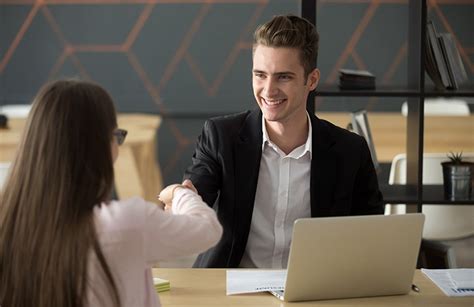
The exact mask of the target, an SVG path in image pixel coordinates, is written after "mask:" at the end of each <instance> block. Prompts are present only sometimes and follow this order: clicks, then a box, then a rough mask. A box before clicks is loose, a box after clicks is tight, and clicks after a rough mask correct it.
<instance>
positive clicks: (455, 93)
mask: <svg viewBox="0 0 474 307" xmlns="http://www.w3.org/2000/svg"><path fill="white" fill-rule="evenodd" d="M316 96H320V97H474V85H473V84H469V85H465V86H462V87H461V88H459V89H457V90H437V89H435V88H434V87H428V88H426V89H425V92H424V93H422V92H421V91H420V90H419V89H408V88H406V87H397V86H381V87H377V88H376V89H373V90H345V89H340V88H339V87H338V86H337V85H322V86H319V87H318V88H317V90H316Z"/></svg>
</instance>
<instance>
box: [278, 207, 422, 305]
mask: <svg viewBox="0 0 474 307" xmlns="http://www.w3.org/2000/svg"><path fill="white" fill-rule="evenodd" d="M423 223H424V215H423V214H421V213H416V214H403V215H371V216H350V217H330V218H312V219H309V218H308V219H298V220H296V221H295V224H294V228H293V237H292V242H291V247H290V256H289V259H288V269H287V275H286V281H285V290H284V291H272V292H271V293H272V294H274V295H275V296H277V297H278V298H280V299H281V300H283V301H289V302H292V301H307V300H324V299H340V298H352V297H369V296H382V295H397V294H406V293H408V292H409V291H410V289H411V285H412V281H413V275H414V273H415V269H416V262H417V258H418V252H419V248H420V243H421V235H422V232H423Z"/></svg>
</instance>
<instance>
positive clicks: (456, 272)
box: [421, 269, 474, 296]
mask: <svg viewBox="0 0 474 307" xmlns="http://www.w3.org/2000/svg"><path fill="white" fill-rule="evenodd" d="M421 271H422V272H423V273H424V274H425V275H426V276H428V277H429V278H430V279H431V280H432V281H433V282H434V283H435V284H436V285H437V286H438V287H439V288H440V289H441V290H442V291H443V292H444V294H446V295H447V296H474V288H461V287H459V285H461V284H462V285H464V282H465V278H469V276H471V277H472V276H473V274H474V269H448V270H428V269H421ZM421 290H422V291H423V289H421Z"/></svg>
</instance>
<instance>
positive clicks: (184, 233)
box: [87, 188, 222, 307]
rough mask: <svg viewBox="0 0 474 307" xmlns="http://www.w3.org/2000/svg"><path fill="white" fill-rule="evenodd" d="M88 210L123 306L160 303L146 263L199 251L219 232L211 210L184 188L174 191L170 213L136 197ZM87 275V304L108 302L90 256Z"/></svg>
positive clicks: (205, 247)
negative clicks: (94, 222)
mask: <svg viewBox="0 0 474 307" xmlns="http://www.w3.org/2000/svg"><path fill="white" fill-rule="evenodd" d="M94 214H95V218H96V229H97V233H98V236H99V242H100V245H101V248H102V251H103V253H104V256H105V258H106V260H107V263H108V265H109V266H110V269H111V271H112V274H113V275H114V279H115V281H116V283H117V286H118V289H119V293H120V298H121V302H122V306H124V307H128V306H133V307H134V306H137V307H138V306H140V307H142V306H160V302H159V299H158V296H157V294H156V292H155V289H154V286H153V279H152V274H151V266H152V265H153V264H155V263H157V262H158V261H160V260H165V259H172V258H174V257H178V256H183V255H186V254H192V253H197V252H202V251H205V250H206V249H208V248H210V247H212V246H213V245H215V244H216V243H217V242H218V240H219V239H220V237H221V235H222V226H221V225H220V223H219V221H218V220H217V217H216V214H215V212H214V210H212V209H211V208H209V207H208V206H207V205H206V204H205V203H204V202H203V201H202V199H201V197H200V196H199V195H197V194H195V193H194V192H192V191H191V190H189V189H184V188H179V189H176V191H175V196H174V198H173V204H172V209H171V212H170V211H164V210H163V209H161V207H160V206H157V205H156V204H153V203H149V202H146V201H145V200H143V199H141V198H138V197H137V198H131V199H128V200H124V201H113V202H111V203H110V204H108V205H102V206H100V207H97V208H96V209H95V210H94ZM89 276H90V277H89V280H90V284H89V288H88V298H87V299H88V305H89V306H112V303H111V300H110V295H109V293H108V290H107V285H106V284H105V282H104V279H103V278H102V277H101V276H102V275H101V270H100V267H99V265H98V261H97V259H96V257H95V256H91V259H90V262H89ZM171 282H172V281H171Z"/></svg>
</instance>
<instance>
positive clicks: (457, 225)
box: [389, 153, 474, 240]
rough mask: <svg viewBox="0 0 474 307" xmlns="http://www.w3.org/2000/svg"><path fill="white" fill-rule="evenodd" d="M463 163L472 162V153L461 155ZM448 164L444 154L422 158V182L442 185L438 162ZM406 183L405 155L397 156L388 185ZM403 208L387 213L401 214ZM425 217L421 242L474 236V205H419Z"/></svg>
mask: <svg viewBox="0 0 474 307" xmlns="http://www.w3.org/2000/svg"><path fill="white" fill-rule="evenodd" d="M463 158H464V160H466V161H471V162H474V153H463ZM444 161H448V158H447V156H446V154H445V153H426V154H424V155H423V183H424V184H443V170H442V167H441V165H440V163H441V162H444ZM405 183H406V155H405V154H399V155H397V156H395V158H394V159H393V161H392V166H391V169H390V176H389V184H405ZM404 207H405V206H403V207H399V206H396V208H392V212H391V213H404V211H405V208H404ZM423 213H424V214H425V215H426V220H425V225H424V229H423V238H425V239H439V240H442V239H455V238H462V237H466V236H469V235H471V234H474V206H463V205H423Z"/></svg>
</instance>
